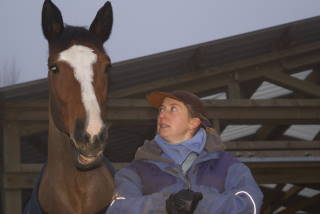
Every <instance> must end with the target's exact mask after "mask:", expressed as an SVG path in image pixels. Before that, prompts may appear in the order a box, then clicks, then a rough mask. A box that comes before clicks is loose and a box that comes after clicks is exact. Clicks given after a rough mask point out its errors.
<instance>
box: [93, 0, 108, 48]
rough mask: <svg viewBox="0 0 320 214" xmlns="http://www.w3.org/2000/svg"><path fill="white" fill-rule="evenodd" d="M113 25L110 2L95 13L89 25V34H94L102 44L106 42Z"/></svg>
mask: <svg viewBox="0 0 320 214" xmlns="http://www.w3.org/2000/svg"><path fill="white" fill-rule="evenodd" d="M112 23H113V13H112V6H111V3H110V2H106V3H105V4H104V5H103V7H101V8H100V10H99V11H98V12H97V15H96V17H95V18H94V20H93V22H92V23H91V25H90V29H89V30H90V32H92V33H94V34H96V35H97V36H98V37H99V38H100V39H101V40H102V42H105V41H106V40H108V38H109V36H110V34H111V30H112Z"/></svg>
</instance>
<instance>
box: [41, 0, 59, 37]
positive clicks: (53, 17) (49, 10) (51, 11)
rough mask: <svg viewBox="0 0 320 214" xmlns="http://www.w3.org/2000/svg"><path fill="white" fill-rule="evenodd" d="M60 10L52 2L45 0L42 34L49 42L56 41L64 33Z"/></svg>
mask: <svg viewBox="0 0 320 214" xmlns="http://www.w3.org/2000/svg"><path fill="white" fill-rule="evenodd" d="M63 29H64V26H63V20H62V16H61V13H60V10H59V9H58V8H57V6H55V5H54V4H53V3H52V2H51V1H50V0H45V1H44V3H43V7H42V32H43V34H44V36H45V37H46V39H47V40H48V41H52V40H54V39H56V38H57V37H58V36H59V35H60V34H61V33H62V31H63Z"/></svg>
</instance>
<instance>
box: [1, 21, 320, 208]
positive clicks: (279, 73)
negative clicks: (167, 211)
mask: <svg viewBox="0 0 320 214" xmlns="http://www.w3.org/2000/svg"><path fill="white" fill-rule="evenodd" d="M109 77H110V93H109V98H110V99H109V106H108V116H107V120H108V121H110V123H111V124H112V125H111V129H110V144H109V146H108V148H107V149H106V151H105V155H106V156H107V157H108V158H109V159H110V160H111V161H112V162H113V163H115V166H116V167H118V168H119V167H121V165H122V164H125V163H127V162H129V161H131V160H132V158H133V155H134V153H135V151H136V149H137V148H138V147H139V146H140V145H142V143H143V141H144V139H151V138H152V137H153V136H154V133H155V118H156V114H157V112H156V110H155V109H153V108H152V107H150V106H149V105H148V104H147V102H146V100H145V95H146V94H147V93H149V92H151V91H155V90H161V91H170V90H176V89H185V90H189V91H192V92H194V93H196V94H198V95H199V96H200V97H202V99H203V100H204V102H205V105H206V108H207V111H208V114H209V117H210V119H211V120H212V123H213V124H214V126H215V129H216V130H218V132H219V133H221V135H222V139H223V140H224V141H225V143H226V146H227V150H228V151H230V152H231V153H233V154H234V155H235V156H237V157H238V158H240V159H241V160H242V161H243V162H244V163H246V164H247V165H248V166H249V167H250V168H251V170H252V172H253V174H254V177H255V178H256V180H257V181H258V183H259V184H260V187H261V189H262V191H263V192H264V196H265V198H264V205H263V209H262V212H261V213H263V214H268V213H279V214H280V213H281V214H289V213H308V214H316V213H319V212H320V141H319V140H320V17H314V18H310V19H305V20H302V21H298V22H293V23H289V24H285V25H280V26H276V27H272V28H267V29H263V30H259V31H255V32H250V33H246V34H242V35H237V36H233V37H229V38H225V39H220V40H215V41H211V42H207V43H202V44H197V45H193V46H190V47H185V48H181V49H177V50H173V51H168V52H163V53H159V54H154V55H151V56H146V57H141V58H137V59H133V60H128V61H123V62H119V63H115V64H113V67H112V69H111V71H110V76H109ZM47 94H48V86H47V79H40V80H36V81H32V82H27V83H23V84H17V85H13V86H9V87H5V88H1V89H0V99H1V102H0V145H1V147H0V163H1V170H0V175H1V182H0V188H1V204H0V207H1V209H2V210H0V212H1V211H2V212H1V213H5V214H9V213H10V214H18V213H21V210H22V207H23V205H24V202H25V201H26V199H27V198H28V196H29V194H30V189H31V188H32V186H33V182H34V179H35V176H36V175H37V174H38V173H39V170H40V168H41V166H42V164H43V163H44V162H45V160H46V154H47V142H46V141H47V127H48V111H47V108H48V105H47V102H48V96H47Z"/></svg>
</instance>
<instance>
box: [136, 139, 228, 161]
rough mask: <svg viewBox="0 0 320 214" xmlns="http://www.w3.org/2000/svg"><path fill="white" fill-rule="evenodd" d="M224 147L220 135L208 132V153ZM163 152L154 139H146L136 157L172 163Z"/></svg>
mask: <svg viewBox="0 0 320 214" xmlns="http://www.w3.org/2000/svg"><path fill="white" fill-rule="evenodd" d="M224 149H225V146H224V144H223V143H222V141H221V138H220V136H218V135H216V134H209V133H207V140H206V144H205V146H204V150H206V151H207V152H208V153H214V152H217V151H223V150H224ZM162 153H163V151H162V150H161V148H160V147H159V146H158V145H157V143H156V142H155V141H154V140H151V141H149V140H146V141H145V142H144V144H143V145H142V146H141V147H139V148H138V150H137V152H136V154H135V158H134V159H135V160H154V161H161V162H167V163H171V162H172V161H171V160H169V159H166V158H163V157H161V154H162Z"/></svg>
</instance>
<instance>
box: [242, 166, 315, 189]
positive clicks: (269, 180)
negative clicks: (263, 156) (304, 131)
mask: <svg viewBox="0 0 320 214" xmlns="http://www.w3.org/2000/svg"><path fill="white" fill-rule="evenodd" d="M246 165H247V166H249V168H250V169H251V171H252V173H253V175H254V177H255V179H256V181H257V182H258V183H260V184H281V183H296V184H299V183H319V180H320V162H306V163H302V162H276V161H275V162H272V163H271V162H270V163H267V162H265V163H251V162H250V163H246ZM302 175H303V176H302Z"/></svg>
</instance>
